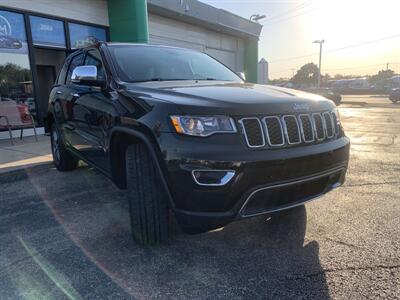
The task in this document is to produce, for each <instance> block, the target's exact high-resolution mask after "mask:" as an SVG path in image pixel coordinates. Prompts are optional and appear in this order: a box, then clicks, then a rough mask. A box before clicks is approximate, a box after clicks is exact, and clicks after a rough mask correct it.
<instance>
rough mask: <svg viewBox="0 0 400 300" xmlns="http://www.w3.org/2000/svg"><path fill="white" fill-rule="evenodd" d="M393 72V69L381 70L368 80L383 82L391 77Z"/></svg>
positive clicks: (377, 82)
mask: <svg viewBox="0 0 400 300" xmlns="http://www.w3.org/2000/svg"><path fill="white" fill-rule="evenodd" d="M394 74H395V73H394V71H393V70H381V71H379V72H378V74H376V75H373V76H371V78H370V79H369V82H370V83H373V84H384V83H385V82H387V81H388V80H389V79H390V78H392V77H393V76H394Z"/></svg>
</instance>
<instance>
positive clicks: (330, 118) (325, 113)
mask: <svg viewBox="0 0 400 300" xmlns="http://www.w3.org/2000/svg"><path fill="white" fill-rule="evenodd" d="M322 115H323V117H324V123H325V134H326V137H327V138H328V139H331V138H333V137H334V136H335V124H333V118H332V115H331V114H330V112H327V111H325V112H323V113H322ZM326 115H327V116H328V118H329V120H330V121H331V126H332V135H328V126H327V125H326V120H325V116H326Z"/></svg>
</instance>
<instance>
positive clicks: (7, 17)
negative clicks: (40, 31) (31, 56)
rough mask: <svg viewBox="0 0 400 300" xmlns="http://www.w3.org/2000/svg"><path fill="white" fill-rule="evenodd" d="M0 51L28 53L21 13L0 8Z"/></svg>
mask: <svg viewBox="0 0 400 300" xmlns="http://www.w3.org/2000/svg"><path fill="white" fill-rule="evenodd" d="M0 52H3V53H4V52H5V53H28V47H27V43H26V34H25V23H24V17H23V15H21V14H17V13H12V12H8V11H4V10H0Z"/></svg>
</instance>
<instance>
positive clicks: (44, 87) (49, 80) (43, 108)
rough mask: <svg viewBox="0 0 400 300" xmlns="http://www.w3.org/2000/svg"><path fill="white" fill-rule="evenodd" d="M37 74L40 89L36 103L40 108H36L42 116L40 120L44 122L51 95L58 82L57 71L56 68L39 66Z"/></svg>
mask: <svg viewBox="0 0 400 300" xmlns="http://www.w3.org/2000/svg"><path fill="white" fill-rule="evenodd" d="M36 72H37V75H38V81H37V82H38V87H39V90H38V92H37V95H38V100H37V102H36V105H37V106H38V107H36V111H37V112H41V114H42V115H40V116H39V118H40V120H43V117H44V116H45V113H46V112H47V108H48V104H49V95H50V92H51V89H52V87H53V84H54V82H55V80H56V69H55V67H54V66H37V67H36Z"/></svg>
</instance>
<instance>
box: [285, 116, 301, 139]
mask: <svg viewBox="0 0 400 300" xmlns="http://www.w3.org/2000/svg"><path fill="white" fill-rule="evenodd" d="M282 121H283V128H284V131H285V135H286V139H287V142H288V144H290V145H293V144H300V143H301V137H300V128H299V124H298V123H297V119H296V117H295V116H293V115H288V116H283V117H282Z"/></svg>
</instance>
